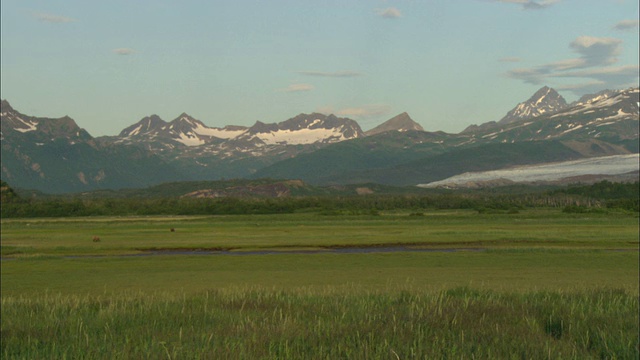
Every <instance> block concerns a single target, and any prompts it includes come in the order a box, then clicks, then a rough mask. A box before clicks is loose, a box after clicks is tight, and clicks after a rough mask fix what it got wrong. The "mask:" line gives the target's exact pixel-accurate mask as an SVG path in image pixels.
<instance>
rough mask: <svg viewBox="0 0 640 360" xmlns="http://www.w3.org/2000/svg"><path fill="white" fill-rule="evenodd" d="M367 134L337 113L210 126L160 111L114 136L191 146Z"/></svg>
mask: <svg viewBox="0 0 640 360" xmlns="http://www.w3.org/2000/svg"><path fill="white" fill-rule="evenodd" d="M362 136H364V134H363V132H362V130H361V129H360V126H359V125H358V123H356V122H355V121H353V120H351V119H346V118H338V117H336V116H334V115H328V116H327V115H323V114H317V113H313V114H300V115H298V116H296V117H293V118H291V119H289V120H286V121H283V122H280V123H277V124H276V123H274V124H265V123H263V122H260V121H258V122H256V123H255V124H254V125H253V126H251V127H244V126H233V125H231V126H225V127H224V128H216V127H208V126H206V125H205V124H204V123H203V122H201V121H200V120H197V119H194V118H193V117H191V116H189V115H188V114H185V113H183V114H181V115H180V116H178V117H177V118H176V119H174V120H173V121H171V122H169V123H167V122H165V121H163V120H162V119H160V118H159V117H158V116H157V115H152V116H148V117H145V118H143V119H142V120H140V121H139V122H137V123H136V124H134V125H131V126H129V127H127V128H126V129H124V130H122V131H121V132H120V134H119V135H118V136H117V137H115V138H112V140H113V141H114V142H126V143H135V142H146V143H151V142H164V143H165V144H167V145H170V146H171V147H172V148H173V147H174V146H179V145H178V144H182V145H185V146H189V147H197V146H200V145H211V144H220V145H221V146H222V147H223V148H229V147H237V146H240V147H263V146H266V145H310V144H329V143H334V142H339V141H343V140H348V139H353V138H357V137H362Z"/></svg>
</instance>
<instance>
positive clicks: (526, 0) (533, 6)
mask: <svg viewBox="0 0 640 360" xmlns="http://www.w3.org/2000/svg"><path fill="white" fill-rule="evenodd" d="M495 1H498V2H502V3H510V4H519V5H522V8H523V9H525V10H540V9H545V8H548V7H550V6H551V5H553V4H556V3H558V2H560V0H541V1H533V0H495Z"/></svg>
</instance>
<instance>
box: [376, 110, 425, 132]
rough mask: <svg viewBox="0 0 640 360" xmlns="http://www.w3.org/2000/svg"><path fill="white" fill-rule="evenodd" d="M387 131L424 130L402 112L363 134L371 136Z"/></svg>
mask: <svg viewBox="0 0 640 360" xmlns="http://www.w3.org/2000/svg"><path fill="white" fill-rule="evenodd" d="M387 131H400V132H404V131H424V129H423V128H422V126H420V124H418V123H417V122H415V121H413V119H411V117H410V116H409V114H407V113H406V112H403V113H402V114H398V115H396V116H394V117H393V118H391V119H389V120H387V121H385V122H384V123H382V124H380V125H378V126H376V127H375V128H373V129H371V130H369V131H367V132H365V135H367V136H371V135H375V134H380V133H383V132H387Z"/></svg>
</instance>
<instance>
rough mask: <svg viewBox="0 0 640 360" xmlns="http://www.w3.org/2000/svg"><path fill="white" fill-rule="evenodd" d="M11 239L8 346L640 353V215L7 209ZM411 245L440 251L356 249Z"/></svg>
mask: <svg viewBox="0 0 640 360" xmlns="http://www.w3.org/2000/svg"><path fill="white" fill-rule="evenodd" d="M172 228H173V229H174V230H175V231H173V232H172V231H170V229H172ZM94 236H99V237H100V241H99V242H94V241H92V238H93V237H94ZM1 246H2V248H1V251H2V259H3V260H2V263H1V264H2V272H1V280H2V281H1V290H2V294H1V297H2V308H1V322H2V323H1V333H0V335H1V340H2V343H1V344H2V352H1V354H2V355H1V356H2V358H6V359H13V358H15V359H33V358H92V359H93V358H96V359H108V358H109V359H111V358H132V359H134V358H135V359H139V358H151V359H159V358H165V359H197V358H200V359H211V358H225V359H229V358H231V359H233V358H237V359H247V358H264V359H307V358H309V359H314V358H315V359H336V358H355V359H407V358H433V359H440V358H469V359H470V358H485V359H492V358H524V359H538V358H576V359H585V358H610V359H613V358H615V359H635V358H638V354H639V353H638V331H639V329H638V310H639V309H638V293H639V291H638V280H639V275H638V266H639V258H638V216H637V213H636V214H633V213H631V214H630V213H624V212H618V213H587V214H567V213H563V212H561V211H560V210H558V209H531V210H524V211H520V212H518V213H516V214H506V213H503V214H479V213H478V212H475V211H434V212H426V213H424V214H415V213H414V214H410V213H408V212H388V213H382V214H380V215H379V216H368V215H367V216H365V215H361V216H322V215H318V214H315V213H299V214H287V215H245V216H192V217H123V218H116V217H91V218H73V219H69V218H60V219H3V220H2V238H1ZM398 246H403V247H405V248H406V249H409V250H411V249H413V250H415V249H421V250H430V251H421V252H416V251H393V252H371V253H367V252H361V251H358V249H360V250H362V249H370V248H376V247H377V248H380V247H398ZM344 248H348V249H349V250H350V251H349V252H340V251H335V250H336V249H344ZM327 249H332V250H334V251H333V252H327V251H326V250H327ZM193 250H198V251H196V252H193V253H190V251H193ZM314 250H324V251H321V252H314ZM222 251H223V252H222ZM261 251H262V252H261ZM265 251H266V253H263V252H265ZM205 253H208V254H205ZM211 253H213V254H211Z"/></svg>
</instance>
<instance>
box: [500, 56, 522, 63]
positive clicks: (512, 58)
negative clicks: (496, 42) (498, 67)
mask: <svg viewBox="0 0 640 360" xmlns="http://www.w3.org/2000/svg"><path fill="white" fill-rule="evenodd" d="M498 61H500V62H514V63H515V62H520V61H522V59H521V58H519V57H503V58H500V59H498Z"/></svg>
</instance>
